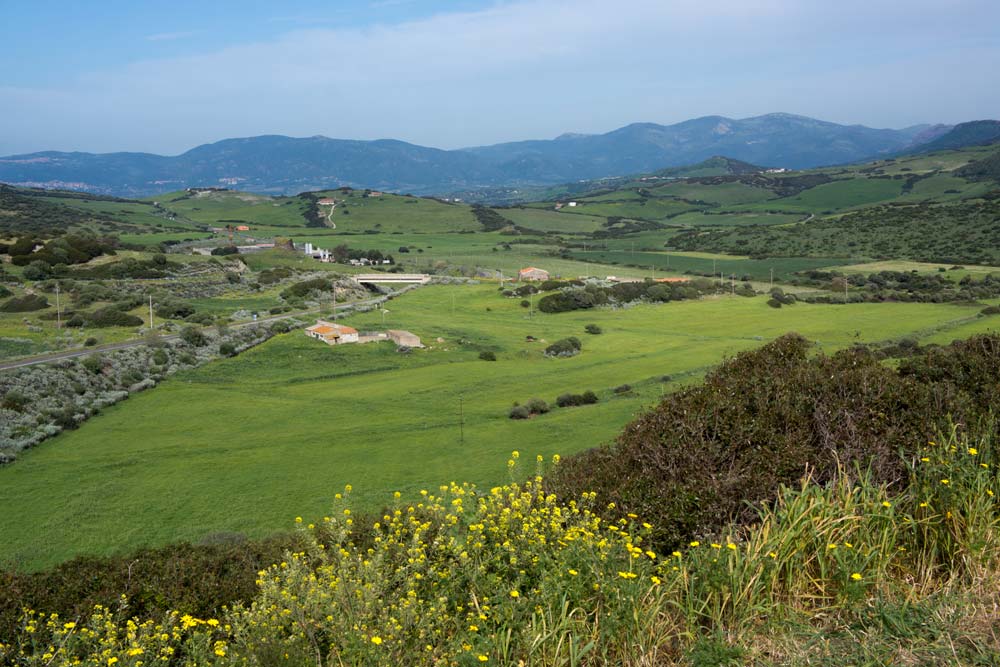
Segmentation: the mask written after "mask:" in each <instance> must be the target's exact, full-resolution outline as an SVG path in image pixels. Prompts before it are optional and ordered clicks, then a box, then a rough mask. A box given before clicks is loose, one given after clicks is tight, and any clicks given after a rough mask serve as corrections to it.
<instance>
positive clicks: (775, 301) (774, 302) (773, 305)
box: [767, 296, 781, 308]
mask: <svg viewBox="0 0 1000 667" xmlns="http://www.w3.org/2000/svg"><path fill="white" fill-rule="evenodd" d="M767 305H769V306H771V308H781V301H779V300H778V299H776V298H774V297H773V296H772V297H771V298H770V299H768V300H767Z"/></svg>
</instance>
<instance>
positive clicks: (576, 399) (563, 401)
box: [556, 389, 597, 408]
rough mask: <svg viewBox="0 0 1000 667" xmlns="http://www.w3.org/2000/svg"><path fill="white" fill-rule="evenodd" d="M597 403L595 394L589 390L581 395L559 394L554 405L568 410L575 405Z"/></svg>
mask: <svg viewBox="0 0 1000 667" xmlns="http://www.w3.org/2000/svg"><path fill="white" fill-rule="evenodd" d="M594 403H597V394H595V393H594V392H592V391H590V390H589V389H588V390H587V391H585V392H583V393H582V394H561V395H560V396H559V398H557V399H556V405H558V406H559V407H560V408H570V407H575V406H577V405H592V404H594Z"/></svg>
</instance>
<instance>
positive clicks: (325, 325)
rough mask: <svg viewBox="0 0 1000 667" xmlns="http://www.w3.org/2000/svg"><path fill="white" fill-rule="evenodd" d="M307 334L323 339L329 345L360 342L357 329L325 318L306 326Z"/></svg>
mask: <svg viewBox="0 0 1000 667" xmlns="http://www.w3.org/2000/svg"><path fill="white" fill-rule="evenodd" d="M306 335H307V336H309V337H310V338H315V339H316V340H321V341H323V342H324V343H326V344H327V345H340V344H342V343H357V342H358V330H357V329H355V328H354V327H349V326H347V325H344V324H337V323H336V322H327V321H325V320H316V324H314V325H312V326H311V327H306Z"/></svg>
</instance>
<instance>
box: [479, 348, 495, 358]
mask: <svg viewBox="0 0 1000 667" xmlns="http://www.w3.org/2000/svg"><path fill="white" fill-rule="evenodd" d="M479 358H480V359H482V360H483V361H496V360H497V355H496V354H494V353H493V352H491V351H489V350H483V351H482V352H480V353H479Z"/></svg>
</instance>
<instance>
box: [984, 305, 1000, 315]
mask: <svg viewBox="0 0 1000 667" xmlns="http://www.w3.org/2000/svg"><path fill="white" fill-rule="evenodd" d="M979 314H980V315H1000V306H986V307H985V308H983V309H982V310H980V311H979Z"/></svg>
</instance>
